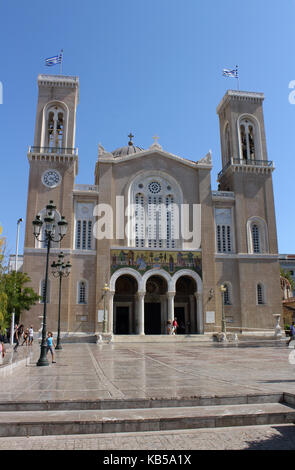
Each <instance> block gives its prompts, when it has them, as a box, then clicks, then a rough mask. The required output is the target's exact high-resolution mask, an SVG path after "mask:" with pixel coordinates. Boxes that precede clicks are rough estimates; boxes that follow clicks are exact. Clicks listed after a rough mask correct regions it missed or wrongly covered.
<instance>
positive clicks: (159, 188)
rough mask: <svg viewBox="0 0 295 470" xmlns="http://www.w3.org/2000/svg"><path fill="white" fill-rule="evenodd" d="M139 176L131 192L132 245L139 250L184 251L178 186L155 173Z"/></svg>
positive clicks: (130, 241)
mask: <svg viewBox="0 0 295 470" xmlns="http://www.w3.org/2000/svg"><path fill="white" fill-rule="evenodd" d="M152 173H155V174H148V175H147V176H142V177H141V178H140V177H137V178H136V179H135V180H134V182H133V183H132V185H131V187H130V189H129V207H132V208H133V209H132V222H133V225H132V224H130V233H129V245H130V246H135V247H137V248H144V247H146V248H160V249H164V248H181V241H180V240H179V232H180V230H179V209H180V203H181V199H182V196H181V194H180V190H179V187H178V185H177V183H174V182H173V181H171V180H170V178H169V176H168V175H167V178H166V177H165V176H162V175H161V174H159V173H160V172H157V173H156V172H152Z"/></svg>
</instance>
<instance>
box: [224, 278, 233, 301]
mask: <svg viewBox="0 0 295 470" xmlns="http://www.w3.org/2000/svg"><path fill="white" fill-rule="evenodd" d="M223 285H224V287H225V288H226V291H225V292H224V293H223V303H224V305H231V304H232V301H231V288H230V285H229V284H228V283H224V284H223Z"/></svg>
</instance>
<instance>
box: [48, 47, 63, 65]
mask: <svg viewBox="0 0 295 470" xmlns="http://www.w3.org/2000/svg"><path fill="white" fill-rule="evenodd" d="M62 52H63V51H61V53H60V54H59V55H55V56H54V57H48V59H45V65H47V66H48V67H51V66H52V65H56V64H61V63H62Z"/></svg>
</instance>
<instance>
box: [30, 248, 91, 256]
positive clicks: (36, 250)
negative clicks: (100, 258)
mask: <svg viewBox="0 0 295 470" xmlns="http://www.w3.org/2000/svg"><path fill="white" fill-rule="evenodd" d="M46 250H47V248H27V247H25V248H24V255H26V254H27V255H40V254H42V255H44V254H45V253H46ZM60 250H61V248H51V249H50V253H52V254H54V255H56V254H58V253H60ZM62 251H63V253H64V254H66V255H71V256H79V255H83V256H95V255H96V250H73V249H72V248H62Z"/></svg>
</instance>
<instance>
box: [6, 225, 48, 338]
mask: <svg viewBox="0 0 295 470" xmlns="http://www.w3.org/2000/svg"><path fill="white" fill-rule="evenodd" d="M5 242H6V240H5V237H3V236H2V227H1V226H0V330H3V329H5V328H8V327H9V325H10V322H11V316H12V313H13V312H15V315H16V321H18V319H19V317H20V314H21V313H22V312H23V311H24V310H29V309H30V308H31V307H32V306H33V305H35V304H36V302H38V300H39V299H40V297H39V295H37V294H36V292H35V291H34V289H32V288H31V287H28V286H27V284H29V283H30V282H31V279H30V277H29V276H28V275H27V274H26V273H21V272H16V271H11V272H8V267H7V266H6V265H5Z"/></svg>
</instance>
